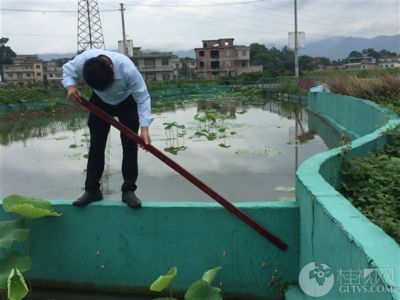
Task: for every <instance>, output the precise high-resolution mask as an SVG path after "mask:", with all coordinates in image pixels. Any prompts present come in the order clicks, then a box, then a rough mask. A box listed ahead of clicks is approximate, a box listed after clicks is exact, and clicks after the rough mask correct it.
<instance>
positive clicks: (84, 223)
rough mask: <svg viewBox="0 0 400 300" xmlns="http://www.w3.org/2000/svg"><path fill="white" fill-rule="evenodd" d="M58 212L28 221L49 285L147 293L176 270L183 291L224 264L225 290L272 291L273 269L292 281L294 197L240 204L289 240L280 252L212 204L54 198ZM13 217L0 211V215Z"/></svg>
mask: <svg viewBox="0 0 400 300" xmlns="http://www.w3.org/2000/svg"><path fill="white" fill-rule="evenodd" d="M52 202H53V204H54V205H55V209H56V210H57V211H59V212H61V213H62V214H63V215H62V216H61V217H59V218H47V219H39V220H34V221H32V222H30V224H31V225H32V232H31V235H32V239H31V240H32V246H31V253H32V259H33V270H32V278H33V279H34V280H36V281H37V280H40V281H41V282H44V283H46V284H50V283H51V284H61V285H65V284H68V285H72V286H74V285H75V286H80V287H92V288H112V289H120V290H134V291H136V292H143V291H147V290H148V287H149V285H150V284H151V282H152V281H153V280H155V279H156V278H157V277H158V275H161V274H164V273H166V271H167V270H168V269H169V268H171V267H172V266H176V267H177V268H178V275H177V277H176V280H175V282H174V284H173V286H174V287H175V288H176V289H178V290H185V289H186V288H187V287H188V286H189V284H190V283H191V282H193V281H195V280H197V279H199V278H201V276H202V274H203V272H204V271H206V270H208V269H210V268H212V267H215V266H221V267H222V269H221V271H220V273H219V275H218V276H217V278H216V280H215V283H216V285H219V284H220V283H222V288H223V293H224V294H225V295H228V294H236V295H241V297H243V298H244V297H245V295H253V296H254V295H255V296H259V297H263V299H265V297H273V296H276V295H278V292H276V291H272V290H271V289H269V288H268V287H267V283H268V282H269V281H270V279H271V277H272V276H273V274H274V271H275V270H278V274H279V275H282V277H283V279H284V280H286V281H288V282H296V280H297V274H298V265H299V262H298V251H299V246H298V244H299V240H298V238H299V228H298V224H299V219H298V217H299V213H298V206H297V204H296V203H294V202H267V203H242V204H238V206H239V207H240V208H241V209H243V211H244V212H246V213H248V214H249V215H250V216H252V217H253V218H254V219H255V220H257V221H258V222H260V224H262V225H263V226H265V228H267V229H268V230H270V231H271V232H272V233H274V234H275V235H277V236H278V237H280V238H281V239H283V240H284V241H285V242H286V243H288V245H289V248H288V250H287V251H285V252H283V251H281V250H279V249H278V248H277V247H275V246H274V245H273V244H271V243H270V242H269V241H267V240H266V239H265V238H263V237H262V236H260V235H259V234H258V233H257V232H255V231H254V230H253V229H251V228H250V227H248V226H247V225H246V224H244V223H243V222H242V221H240V220H238V219H237V218H236V217H234V216H233V215H232V214H231V213H229V212H228V211H226V210H225V209H224V208H223V207H221V206H220V205H218V204H216V203H215V204H214V203H189V202H187V203H181V202H170V203H166V202H160V203H157V202H145V203H144V207H143V208H142V209H139V210H132V209H130V208H127V207H126V205H124V204H122V203H121V202H120V201H112V200H105V201H101V202H99V203H95V204H92V205H90V206H89V207H86V208H76V207H73V206H71V201H67V200H58V201H56V200H54V201H52ZM6 218H10V216H9V215H7V214H5V213H4V212H3V211H2V210H0V219H6Z"/></svg>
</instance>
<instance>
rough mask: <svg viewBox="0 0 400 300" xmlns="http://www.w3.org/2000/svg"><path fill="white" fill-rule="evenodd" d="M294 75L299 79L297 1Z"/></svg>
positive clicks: (295, 6)
mask: <svg viewBox="0 0 400 300" xmlns="http://www.w3.org/2000/svg"><path fill="white" fill-rule="evenodd" d="M294 74H295V76H296V78H299V53H298V40H297V0H294Z"/></svg>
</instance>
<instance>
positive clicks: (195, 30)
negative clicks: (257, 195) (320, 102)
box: [0, 0, 400, 54]
mask: <svg viewBox="0 0 400 300" xmlns="http://www.w3.org/2000/svg"><path fill="white" fill-rule="evenodd" d="M297 2H298V30H299V31H305V32H306V43H307V41H313V40H319V39H323V38H325V37H330V36H357V37H373V36H377V35H393V34H398V33H399V32H400V28H399V15H398V13H399V5H400V4H399V1H397V0H383V1H372V0H365V1H360V0H350V1H343V0H342V1H333V0H324V1H322V0H298V1H297ZM119 3H120V1H115V0H114V1H111V0H100V1H99V8H100V10H101V13H100V15H101V22H102V28H103V33H104V39H105V44H106V48H107V49H110V50H113V49H116V48H117V41H118V40H120V39H122V29H121V16H120V12H119V11H118V9H119V7H120V5H119ZM1 5H2V9H6V8H8V9H10V8H12V9H21V10H25V11H5V10H2V11H1V12H0V13H1V20H2V21H1V27H2V28H1V32H2V35H3V36H6V37H8V38H9V39H10V42H9V44H10V46H11V47H12V48H13V49H14V51H16V52H17V53H20V54H22V53H49V52H56V53H65V52H75V51H76V48H77V47H76V42H77V37H76V36H77V13H76V11H77V1H75V0H53V1H36V0H35V1H32V0H31V1H10V0H5V1H4V0H3V1H2V4H1ZM125 7H126V10H125V22H126V33H127V35H128V39H133V41H134V44H135V45H136V46H141V47H143V48H151V49H159V50H170V51H171V50H172V51H173V50H188V49H193V48H195V47H199V46H200V45H201V40H203V39H212V38H222V37H234V38H235V42H236V44H242V45H243V44H244V45H248V44H250V43H253V42H260V43H268V44H278V45H285V44H286V43H287V33H288V32H289V31H294V16H293V10H294V9H293V1H292V0H279V1H278V0H269V1H267V0H265V1H261V0H260V1H252V0H232V1H229V0H209V1H207V0H190V1H188V0H186V1H183V0H163V1H160V0H153V1H143V0H141V1H140V0H135V1H133V0H127V1H126V2H125ZM29 10H37V11H35V12H32V11H31V12H29ZM51 11H60V12H51ZM21 24H22V26H21Z"/></svg>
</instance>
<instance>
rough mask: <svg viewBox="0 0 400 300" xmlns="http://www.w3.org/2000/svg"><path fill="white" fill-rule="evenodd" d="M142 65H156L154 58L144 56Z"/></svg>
mask: <svg viewBox="0 0 400 300" xmlns="http://www.w3.org/2000/svg"><path fill="white" fill-rule="evenodd" d="M144 65H145V66H155V65H156V61H155V59H154V58H146V59H145V60H144Z"/></svg>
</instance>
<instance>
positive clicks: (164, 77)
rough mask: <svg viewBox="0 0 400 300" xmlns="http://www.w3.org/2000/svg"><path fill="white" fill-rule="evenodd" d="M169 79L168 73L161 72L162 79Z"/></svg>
mask: <svg viewBox="0 0 400 300" xmlns="http://www.w3.org/2000/svg"><path fill="white" fill-rule="evenodd" d="M169 79H170V76H169V74H162V80H164V81H167V80H169Z"/></svg>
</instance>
